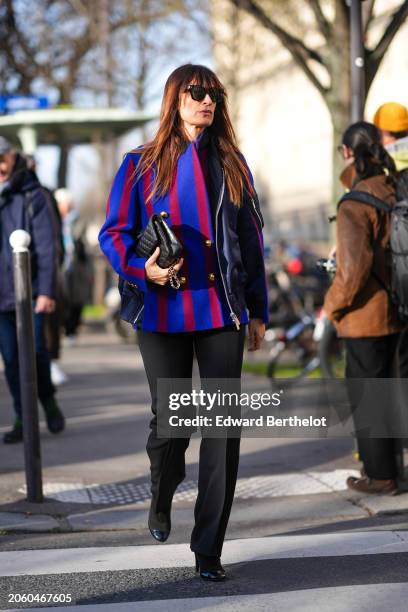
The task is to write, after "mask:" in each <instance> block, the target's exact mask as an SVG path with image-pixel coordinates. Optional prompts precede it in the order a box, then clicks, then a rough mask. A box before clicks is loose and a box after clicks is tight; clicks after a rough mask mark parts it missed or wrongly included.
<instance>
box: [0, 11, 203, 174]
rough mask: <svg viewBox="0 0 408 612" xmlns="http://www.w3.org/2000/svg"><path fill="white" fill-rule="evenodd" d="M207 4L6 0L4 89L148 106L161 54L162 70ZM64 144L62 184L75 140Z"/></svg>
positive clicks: (0, 36) (0, 50)
mask: <svg viewBox="0 0 408 612" xmlns="http://www.w3.org/2000/svg"><path fill="white" fill-rule="evenodd" d="M200 4H201V5H202V4H203V3H202V2H200V1H199V0H118V1H115V2H109V1H108V0H36V2H24V0H2V2H1V3H0V68H1V72H0V85H1V89H2V91H4V92H10V93H16V92H18V93H23V94H28V93H35V92H36V91H41V92H44V91H46V92H47V93H48V94H49V95H50V96H51V98H52V99H53V100H54V101H55V102H58V104H60V105H61V104H62V105H64V104H69V105H71V104H78V103H79V104H80V103H81V102H82V103H83V100H87V101H88V103H89V101H92V102H93V103H96V104H108V105H111V104H118V105H121V106H123V104H124V102H123V101H124V100H125V101H126V105H127V106H129V105H133V107H136V108H138V109H140V110H141V109H143V108H144V105H145V103H146V99H147V97H146V91H147V81H148V78H149V77H150V76H151V73H152V72H153V70H154V67H156V70H157V64H158V63H160V62H158V59H160V60H161V69H163V60H164V59H165V60H166V61H168V59H169V53H170V57H171V53H172V50H174V48H175V46H177V44H179V45H180V44H181V43H182V41H183V32H184V31H185V30H186V29H187V24H189V25H190V27H191V24H193V25H194V19H195V16H196V13H197V10H198V9H199V6H200ZM204 4H205V3H204ZM167 25H169V26H170V27H165V26H167ZM180 28H182V29H183V32H180ZM154 29H155V32H156V38H155V35H154V31H153V30H154ZM196 29H198V28H196ZM170 37H171V38H170ZM166 45H167V48H166ZM60 144H61V147H60V148H61V156H60V163H59V171H58V183H59V185H64V184H65V181H66V173H67V158H68V145H67V143H64V142H61V143H60Z"/></svg>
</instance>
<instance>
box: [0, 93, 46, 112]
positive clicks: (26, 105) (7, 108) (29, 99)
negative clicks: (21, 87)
mask: <svg viewBox="0 0 408 612" xmlns="http://www.w3.org/2000/svg"><path fill="white" fill-rule="evenodd" d="M48 107H49V101H48V98H47V97H46V96H34V95H28V96H19V95H13V96H8V95H5V96H0V113H15V112H17V111H21V110H38V109H39V108H48Z"/></svg>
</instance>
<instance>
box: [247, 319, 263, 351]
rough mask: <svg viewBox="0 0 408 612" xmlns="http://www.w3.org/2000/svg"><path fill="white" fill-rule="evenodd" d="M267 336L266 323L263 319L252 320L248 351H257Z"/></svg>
mask: <svg viewBox="0 0 408 612" xmlns="http://www.w3.org/2000/svg"><path fill="white" fill-rule="evenodd" d="M264 335H265V323H264V322H263V321H262V319H250V320H249V327H248V351H257V350H258V349H259V348H260V346H261V342H262V340H263V337H264Z"/></svg>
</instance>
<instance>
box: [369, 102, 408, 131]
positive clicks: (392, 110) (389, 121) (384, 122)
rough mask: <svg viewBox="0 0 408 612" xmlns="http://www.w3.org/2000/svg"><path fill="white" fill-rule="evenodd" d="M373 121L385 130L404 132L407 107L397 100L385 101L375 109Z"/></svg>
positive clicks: (406, 127) (407, 121)
mask: <svg viewBox="0 0 408 612" xmlns="http://www.w3.org/2000/svg"><path fill="white" fill-rule="evenodd" d="M373 122H374V125H375V126H376V127H378V128H379V129H380V130H384V131H386V132H405V131H406V130H408V109H407V107H406V106H403V105H402V104H398V102H387V103H386V104H383V105H382V106H380V108H379V109H378V110H377V112H376V113H375V115H374V119H373Z"/></svg>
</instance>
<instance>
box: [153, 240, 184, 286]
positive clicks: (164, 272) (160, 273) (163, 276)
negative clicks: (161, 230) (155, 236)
mask: <svg viewBox="0 0 408 612" xmlns="http://www.w3.org/2000/svg"><path fill="white" fill-rule="evenodd" d="M159 255H160V248H159V247H156V250H155V251H154V253H153V254H152V255H151V256H150V257H149V259H148V260H147V261H146V263H145V270H146V278H147V279H148V280H149V281H151V282H152V283H156V285H165V284H166V283H167V281H168V280H169V275H168V272H169V269H168V268H160V266H158V265H157V263H156V261H157V258H158V257H159ZM183 262H184V259H183V258H181V259H180V261H179V262H177V263H176V264H174V266H173V268H174V270H175V271H176V272H178V271H179V270H180V268H181V266H182V265H183Z"/></svg>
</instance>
